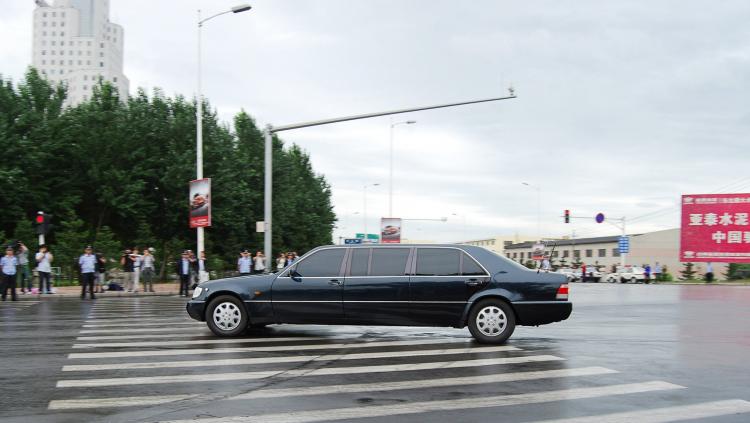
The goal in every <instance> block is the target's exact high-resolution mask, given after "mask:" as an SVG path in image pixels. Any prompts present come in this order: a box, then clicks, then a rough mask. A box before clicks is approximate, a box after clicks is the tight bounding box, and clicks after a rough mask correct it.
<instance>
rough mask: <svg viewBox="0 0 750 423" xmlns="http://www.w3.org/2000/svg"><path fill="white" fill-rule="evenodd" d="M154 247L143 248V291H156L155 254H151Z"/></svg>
mask: <svg viewBox="0 0 750 423" xmlns="http://www.w3.org/2000/svg"><path fill="white" fill-rule="evenodd" d="M153 251H154V249H153V248H146V249H145V250H143V256H141V276H143V292H154V274H155V273H156V272H155V268H154V256H153V255H152V254H151V253H152V252H153Z"/></svg>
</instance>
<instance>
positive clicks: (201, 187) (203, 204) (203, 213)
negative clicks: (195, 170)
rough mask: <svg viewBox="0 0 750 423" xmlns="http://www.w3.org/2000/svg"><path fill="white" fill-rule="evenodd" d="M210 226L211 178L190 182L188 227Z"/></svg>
mask: <svg viewBox="0 0 750 423" xmlns="http://www.w3.org/2000/svg"><path fill="white" fill-rule="evenodd" d="M208 226H211V178H204V179H197V180H195V181H190V227H191V228H205V227H208Z"/></svg>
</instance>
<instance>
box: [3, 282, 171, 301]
mask: <svg viewBox="0 0 750 423" xmlns="http://www.w3.org/2000/svg"><path fill="white" fill-rule="evenodd" d="M141 288H143V285H141ZM53 290H55V293H54V294H21V290H20V289H18V290H17V291H16V292H17V293H18V300H19V301H25V300H29V301H30V300H33V301H38V300H45V301H46V300H54V299H55V298H71V297H80V296H81V287H80V286H60V287H53ZM154 291H155V292H143V291H142V290H141V291H140V292H137V293H133V292H128V291H104V293H101V294H99V293H97V294H94V295H96V296H97V298H114V297H154V296H166V295H177V294H178V293H179V291H180V286H179V283H177V282H167V283H155V284H154ZM87 298H88V292H87Z"/></svg>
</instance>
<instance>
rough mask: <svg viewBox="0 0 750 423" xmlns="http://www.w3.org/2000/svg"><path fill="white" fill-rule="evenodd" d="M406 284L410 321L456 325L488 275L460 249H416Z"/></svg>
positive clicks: (487, 278) (433, 324) (432, 324)
mask: <svg viewBox="0 0 750 423" xmlns="http://www.w3.org/2000/svg"><path fill="white" fill-rule="evenodd" d="M412 269H413V274H412V276H411V277H410V283H409V300H410V308H411V315H412V318H413V319H414V320H415V321H417V322H419V323H422V324H427V325H431V326H450V325H454V324H456V323H458V321H459V320H460V319H461V315H462V314H463V311H464V308H465V307H466V303H467V302H468V300H469V298H470V297H471V296H472V295H474V293H476V292H477V291H479V290H481V289H483V288H484V287H485V286H486V285H487V283H488V282H489V279H490V276H489V274H488V273H487V272H486V271H485V270H484V268H483V267H482V266H480V265H479V263H477V261H476V260H474V259H473V258H472V257H471V256H469V255H468V254H466V253H465V252H464V251H463V250H461V249H458V248H452V247H420V248H417V249H416V256H415V260H414V265H413V267H412Z"/></svg>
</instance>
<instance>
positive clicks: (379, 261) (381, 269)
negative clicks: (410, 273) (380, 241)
mask: <svg viewBox="0 0 750 423" xmlns="http://www.w3.org/2000/svg"><path fill="white" fill-rule="evenodd" d="M408 259H409V249H408V248H374V249H373V250H372V264H371V266H372V270H371V271H370V276H403V275H404V274H405V273H406V261H407V260H408Z"/></svg>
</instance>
